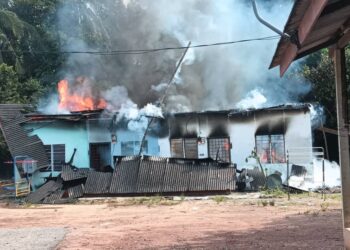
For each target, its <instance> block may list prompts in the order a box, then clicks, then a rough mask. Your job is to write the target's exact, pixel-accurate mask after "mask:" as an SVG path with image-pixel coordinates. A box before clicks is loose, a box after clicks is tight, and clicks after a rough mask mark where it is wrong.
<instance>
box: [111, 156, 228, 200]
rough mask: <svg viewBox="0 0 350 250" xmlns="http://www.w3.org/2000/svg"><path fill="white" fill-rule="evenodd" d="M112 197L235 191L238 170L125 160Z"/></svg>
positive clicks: (183, 162)
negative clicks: (138, 194)
mask: <svg viewBox="0 0 350 250" xmlns="http://www.w3.org/2000/svg"><path fill="white" fill-rule="evenodd" d="M118 162H119V163H118V164H117V165H116V169H115V172H114V174H113V177H112V181H111V187H110V190H109V193H110V194H132V193H174V192H186V191H193V192H196V191H225V190H234V189H235V170H234V168H232V167H229V165H228V164H220V163H217V162H214V161H211V160H198V159H196V160H186V159H168V158H162V157H146V156H145V157H132V158H131V157H125V158H121V159H119V160H118Z"/></svg>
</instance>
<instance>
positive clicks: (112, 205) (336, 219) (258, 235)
mask: <svg viewBox="0 0 350 250" xmlns="http://www.w3.org/2000/svg"><path fill="white" fill-rule="evenodd" d="M88 203H91V202H90V201H89V202H88ZM93 203H94V204H75V205H52V206H47V205H46V206H42V205H40V206H34V207H30V208H23V207H22V208H15V207H13V206H12V205H8V204H0V206H1V208H0V228H20V227H21V228H41V227H42V228H46V227H57V228H62V227H64V228H66V229H67V234H66V235H65V238H64V239H63V240H62V241H61V242H60V243H59V245H58V246H57V249H343V245H342V244H343V242H342V241H343V238H342V225H341V210H340V201H339V200H330V201H328V202H326V203H323V205H321V204H322V201H321V200H320V199H316V198H301V199H300V198H294V200H293V199H292V201H291V202H288V201H286V200H285V199H278V200H276V202H275V204H271V205H266V204H265V205H266V206H263V205H262V203H261V201H260V200H258V199H245V200H237V199H232V200H231V199H230V200H228V201H223V202H220V203H217V202H215V201H213V200H197V201H182V202H179V204H176V205H160V204H155V205H151V206H147V205H130V204H129V205H125V204H124V203H123V202H120V201H118V202H116V201H108V202H106V201H104V202H97V201H94V202H93ZM96 203H97V204H96ZM0 241H1V239H0Z"/></svg>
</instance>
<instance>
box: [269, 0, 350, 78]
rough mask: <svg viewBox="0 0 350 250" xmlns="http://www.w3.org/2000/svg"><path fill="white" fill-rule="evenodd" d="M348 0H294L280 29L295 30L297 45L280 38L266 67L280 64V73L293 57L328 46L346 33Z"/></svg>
mask: <svg viewBox="0 0 350 250" xmlns="http://www.w3.org/2000/svg"><path fill="white" fill-rule="evenodd" d="M349 28H350V1H349V0H317V1H315V0H296V1H295V3H294V6H293V8H292V11H291V13H290V16H289V18H288V21H287V23H286V25H285V28H284V32H285V33H287V34H290V35H293V34H297V36H296V37H297V38H298V40H299V41H300V45H301V46H300V47H299V48H298V46H297V45H296V44H293V43H292V42H291V41H290V40H288V39H286V38H281V40H280V41H279V43H278V46H277V49H276V52H275V55H274V56H273V59H272V62H271V65H270V68H273V67H276V66H280V67H281V75H283V74H284V72H285V71H286V70H287V68H288V66H289V64H290V63H291V62H292V61H293V60H296V59H299V58H301V57H303V56H306V55H308V54H310V53H313V52H315V51H317V50H319V49H322V48H326V47H329V46H331V45H334V44H336V43H338V42H339V41H340V39H341V38H342V37H345V36H349V34H350V30H349Z"/></svg>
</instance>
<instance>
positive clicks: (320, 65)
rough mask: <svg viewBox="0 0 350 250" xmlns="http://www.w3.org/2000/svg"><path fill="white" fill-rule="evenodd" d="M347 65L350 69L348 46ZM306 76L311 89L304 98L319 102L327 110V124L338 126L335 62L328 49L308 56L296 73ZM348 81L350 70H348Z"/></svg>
mask: <svg viewBox="0 0 350 250" xmlns="http://www.w3.org/2000/svg"><path fill="white" fill-rule="evenodd" d="M346 67H347V69H350V48H349V47H348V48H346ZM298 74H299V76H301V77H304V78H305V79H306V80H307V81H308V82H310V84H311V91H310V93H309V94H307V95H306V96H304V97H303V98H302V101H305V102H318V103H320V104H321V105H322V106H323V107H324V110H325V115H326V126H328V127H333V128H335V127H336V124H337V120H336V113H335V112H334V111H335V110H336V106H335V76H334V64H333V61H332V59H331V58H330V57H329V53H328V50H327V49H323V50H321V51H319V52H316V53H314V54H312V55H310V56H309V57H307V58H306V59H305V60H304V61H303V62H302V63H301V67H300V69H299V71H298V73H297V74H296V75H298ZM346 78H347V81H348V82H349V79H350V72H349V71H348V72H347V77H346Z"/></svg>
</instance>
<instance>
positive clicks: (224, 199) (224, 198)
mask: <svg viewBox="0 0 350 250" xmlns="http://www.w3.org/2000/svg"><path fill="white" fill-rule="evenodd" d="M212 200H213V201H216V203H217V204H219V203H221V202H225V201H227V197H225V196H221V195H217V196H214V197H213V198H212Z"/></svg>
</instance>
